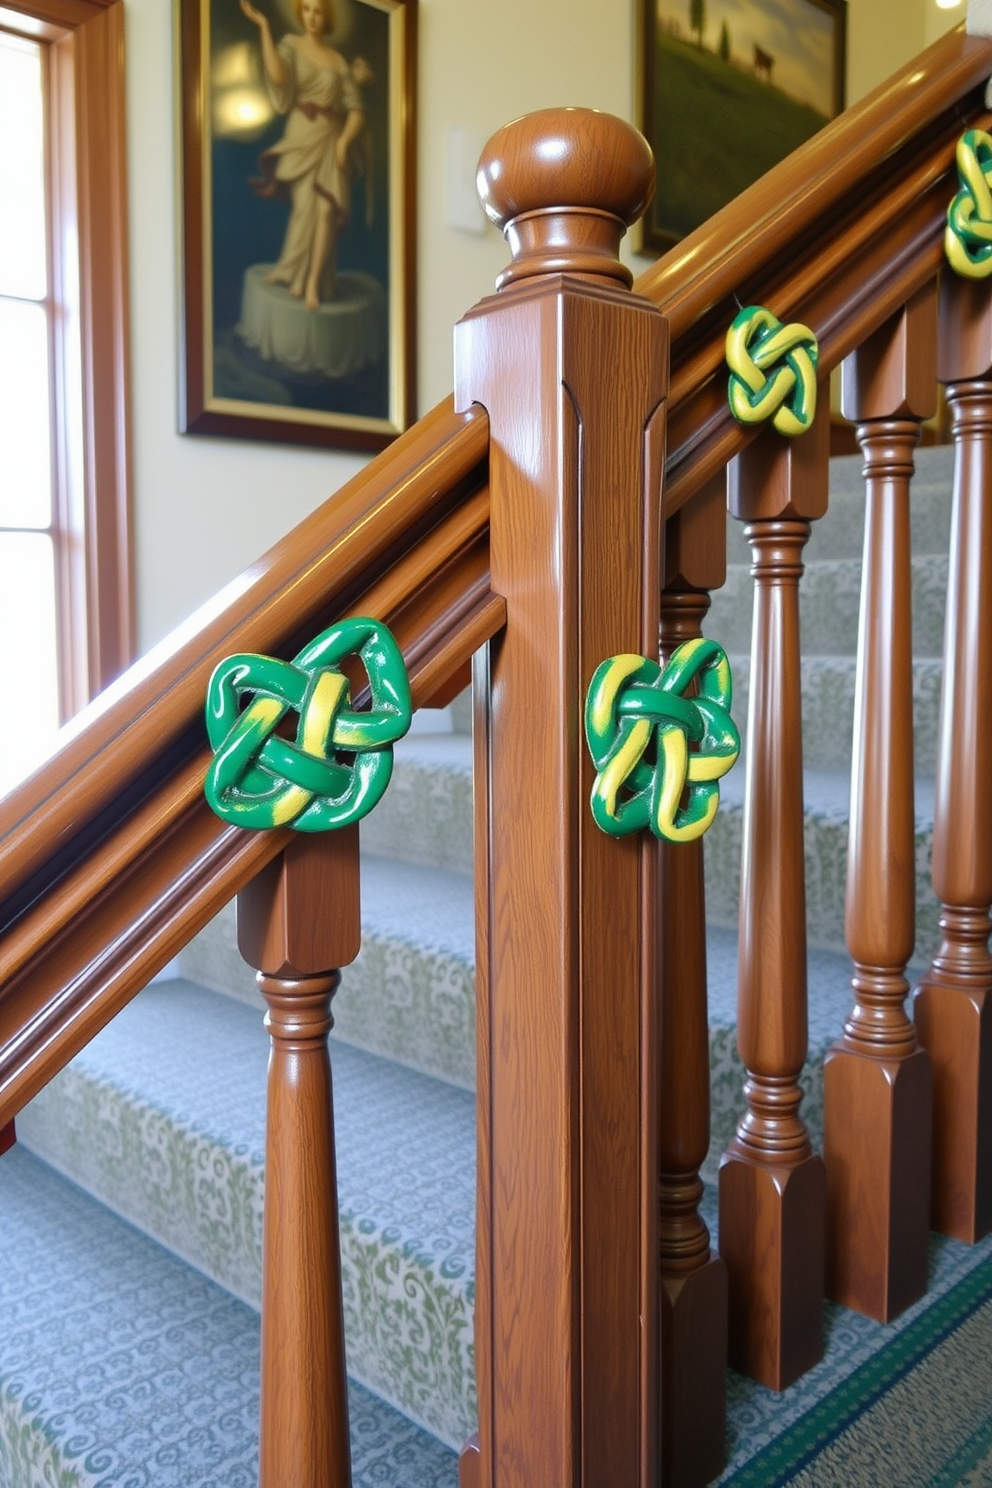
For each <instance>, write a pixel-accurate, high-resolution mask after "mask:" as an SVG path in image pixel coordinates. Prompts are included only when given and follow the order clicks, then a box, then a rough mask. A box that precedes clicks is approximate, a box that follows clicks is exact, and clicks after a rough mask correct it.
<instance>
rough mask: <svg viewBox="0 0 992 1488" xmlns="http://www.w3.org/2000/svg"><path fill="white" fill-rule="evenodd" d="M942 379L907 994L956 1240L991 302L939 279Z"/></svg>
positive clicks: (989, 1028)
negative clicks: (943, 439) (918, 976)
mask: <svg viewBox="0 0 992 1488" xmlns="http://www.w3.org/2000/svg"><path fill="white" fill-rule="evenodd" d="M940 309H941V322H940V351H939V362H938V373H939V376H940V377H941V379H942V380H944V381H946V382H947V383H948V384H949V386H948V389H947V400H948V405H949V407H950V410H951V420H952V431H953V435H954V442H955V470H954V493H953V507H952V523H951V548H950V558H949V565H948V586H947V620H946V629H945V638H944V676H943V684H942V692H941V722H940V734H939V740H938V751H937V782H936V799H935V804H934V838H933V882H934V889H935V891H936V893H937V896H938V898H939V899H940V901H941V916H940V927H941V943H940V947H939V949H938V951H937V954H936V956H935V957H934V959H933V962H932V963H931V965H930V967H929V969H928V971H927V974H926V976H925V977H924V978H923V981H922V982H921V984H920V986H919V988H918V989H917V991H916V995H915V1000H914V1011H915V1018H916V1026H917V1030H918V1032H919V1036H920V1040H921V1042H922V1043H923V1045H924V1046H925V1048H926V1049H927V1050H928V1052H929V1054H930V1057H931V1059H932V1061H933V1079H934V1150H933V1203H932V1222H933V1225H934V1227H935V1228H936V1229H939V1230H942V1231H943V1232H944V1233H945V1234H948V1235H954V1236H955V1237H956V1238H958V1239H959V1240H967V1241H975V1240H977V1239H979V1238H980V1237H981V1236H982V1235H984V1234H987V1233H988V1231H989V1230H990V1229H992V957H990V955H989V929H990V926H989V905H990V903H992V835H990V833H989V830H988V823H989V822H990V821H992V741H990V734H989V720H990V719H992V612H990V608H989V590H990V586H992V305H990V300H989V294H988V288H987V286H986V285H982V284H972V283H966V282H964V281H962V280H958V279H955V278H954V276H953V275H947V276H946V279H945V281H944V282H943V284H942V287H941V307H940Z"/></svg>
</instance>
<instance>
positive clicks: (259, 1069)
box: [18, 981, 476, 1446]
mask: <svg viewBox="0 0 992 1488" xmlns="http://www.w3.org/2000/svg"><path fill="white" fill-rule="evenodd" d="M267 1062H268V1039H267V1037H266V1036H265V1033H264V1029H263V1028H262V1024H261V1019H260V1017H259V1016H258V1014H257V1013H256V1012H255V1011H253V1010H252V1009H251V1008H248V1007H246V1006H243V1005H241V1004H240V1003H238V1002H236V1001H234V1000H233V999H231V998H224V997H221V996H218V995H217V994H215V993H212V992H209V991H207V990H205V989H203V988H198V987H195V986H193V985H191V984H189V983H187V982H183V981H172V982H162V983H156V984H153V985H152V986H150V987H148V988H147V989H146V990H145V991H144V992H142V993H140V994H139V996H138V997H137V998H135V999H134V1001H133V1002H132V1003H131V1004H130V1005H129V1006H128V1007H127V1008H125V1009H124V1010H123V1012H122V1013H120V1014H119V1015H118V1017H117V1018H116V1019H115V1020H114V1021H113V1022H112V1023H111V1024H109V1025H108V1027H107V1028H106V1029H104V1030H103V1032H102V1033H101V1034H99V1035H98V1036H97V1038H96V1039H94V1040H93V1041H92V1043H90V1044H89V1045H87V1047H86V1048H85V1049H84V1050H83V1051H82V1053H81V1054H79V1055H77V1057H76V1059H75V1060H73V1061H72V1063H71V1064H70V1065H69V1066H68V1067H67V1069H66V1070H64V1071H63V1072H62V1073H61V1074H60V1075H58V1076H57V1077H56V1078H55V1080H54V1081H52V1082H51V1084H50V1085H49V1086H48V1087H46V1089H45V1090H44V1091H43V1092H42V1093H41V1094H40V1095H39V1096H38V1097H36V1099H35V1100H34V1101H33V1102H32V1103H31V1104H30V1105H29V1106H28V1107H27V1108H26V1109H25V1111H24V1112H23V1113H22V1115H21V1117H20V1118H19V1125H18V1131H19V1136H20V1138H21V1140H22V1141H23V1143H24V1145H25V1146H27V1147H28V1148H29V1149H30V1150H33V1151H35V1152H36V1153H37V1154H38V1155H39V1156H40V1157H42V1158H44V1159H45V1160H46V1161H48V1162H50V1163H51V1164H52V1166H54V1167H55V1168H57V1169H58V1170H59V1171H61V1172H64V1173H66V1174H67V1175H68V1176H69V1177H71V1178H72V1179H73V1180H74V1181H76V1182H80V1183H82V1184H84V1185H85V1187H86V1188H87V1189H88V1190H89V1191H90V1192H92V1193H93V1194H95V1195H96V1197H98V1198H99V1199H101V1200H102V1201H103V1202H104V1203H107V1204H108V1205H109V1206H110V1207H111V1208H113V1209H115V1210H116V1211H117V1212H118V1213H120V1214H122V1215H124V1217H125V1218H127V1219H129V1220H130V1221H131V1222H132V1223H134V1224H136V1225H137V1226H138V1227H139V1228H141V1229H143V1230H145V1231H146V1232H147V1233H149V1234H151V1235H153V1236H154V1237H155V1238H156V1239H157V1240H159V1241H160V1242H161V1243H162V1244H165V1245H168V1246H169V1247H170V1248H171V1249H172V1250H174V1251H175V1252H176V1253H177V1254H178V1255H180V1256H182V1257H183V1258H184V1259H186V1260H188V1261H189V1262H191V1263H192V1264H193V1265H195V1266H198V1267H199V1268H200V1269H202V1270H203V1271H205V1272H206V1273H207V1274H208V1275H209V1276H210V1277H212V1278H213V1279H214V1280H215V1281H217V1282H219V1283H220V1284H222V1285H223V1286H225V1287H227V1288H228V1289H229V1290H231V1291H232V1292H233V1293H234V1294H235V1295H236V1296H238V1297H240V1298H241V1299H242V1300H244V1301H246V1302H248V1303H249V1304H250V1305H252V1306H255V1307H257V1306H258V1299H259V1293H260V1276H261V1265H260V1258H261V1213H262V1197H263V1189H264V1094H265V1081H266V1067H267ZM332 1064H333V1076H334V1107H335V1125H336V1129H337V1152H338V1190H339V1196H340V1209H341V1232H342V1251H343V1255H344V1269H345V1314H346V1321H347V1327H348V1330H349V1332H348V1349H349V1370H350V1371H351V1373H352V1374H353V1375H354V1376H355V1377H356V1378H358V1379H359V1380H361V1381H362V1382H363V1383H365V1384H367V1385H368V1386H369V1387H370V1388H373V1389H374V1390H375V1391H376V1393H377V1394H380V1395H382V1396H383V1397H384V1398H385V1399H387V1400H388V1401H390V1402H391V1403H392V1404H394V1405H396V1406H398V1407H399V1408H401V1409H402V1410H404V1411H405V1412H406V1413H407V1414H409V1415H410V1416H412V1417H413V1418H414V1419H415V1420H417V1421H418V1422H420V1423H421V1424H422V1425H425V1426H427V1427H428V1429H430V1430H432V1431H433V1432H434V1433H435V1434H436V1435H438V1436H440V1437H441V1439H442V1440H445V1441H447V1442H448V1444H449V1445H451V1446H457V1445H458V1444H460V1442H461V1441H463V1440H464V1438H465V1437H466V1436H467V1435H468V1434H469V1431H470V1430H471V1429H473V1425H474V1420H475V1410H476V1407H475V1399H474V1378H473V1373H472V1365H471V1353H472V1341H471V1315H472V1286H473V1280H472V1276H473V1265H474V1244H475V1238H474V1203H475V1103H474V1098H473V1097H472V1095H471V1094H469V1093H468V1092H466V1091H463V1090H459V1089H456V1088H455V1087H454V1086H451V1085H445V1084H442V1083H441V1082H439V1081H437V1080H433V1079H431V1078H430V1077H428V1076H426V1075H423V1074H419V1073H417V1072H416V1071H413V1070H410V1069H404V1068H402V1067H401V1066H399V1065H395V1064H392V1063H390V1062H388V1061H385V1060H382V1059H378V1058H376V1056H374V1055H372V1054H368V1053H365V1052H364V1051H362V1050H359V1049H354V1048H350V1047H348V1046H347V1045H345V1044H342V1043H340V1042H337V1041H335V1044H334V1048H333V1053H332Z"/></svg>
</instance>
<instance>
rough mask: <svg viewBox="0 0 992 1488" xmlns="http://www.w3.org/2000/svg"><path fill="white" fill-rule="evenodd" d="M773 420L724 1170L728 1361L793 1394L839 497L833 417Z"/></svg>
mask: <svg viewBox="0 0 992 1488" xmlns="http://www.w3.org/2000/svg"><path fill="white" fill-rule="evenodd" d="M825 393H826V390H825V388H823V387H822V386H821V388H820V397H819V407H818V412H817V416H816V418H815V420H814V422H813V426H812V428H811V429H810V431H809V432H808V433H807V434H805V435H803V436H801V437H800V438H798V439H794V440H785V439H783V438H782V437H781V436H780V435H779V434H777V433H776V432H775V431H774V430H773V429H768V430H766V431H765V432H764V433H762V434H761V435H760V437H759V438H758V439H757V440H756V441H755V443H754V444H753V445H752V446H750V448H749V449H748V450H746V451H745V453H744V454H743V455H742V456H740V457H739V458H738V459H737V460H736V461H735V462H734V464H733V465H732V466H731V468H730V483H729V496H730V510H731V512H732V514H733V515H734V516H735V517H737V518H739V519H741V520H743V521H745V522H746V523H747V525H746V527H745V529H744V531H745V534H746V536H747V538H748V541H749V542H750V544H751V551H752V553H753V555H754V563H753V567H752V569H751V572H752V575H753V576H754V581H755V587H754V620H753V632H752V639H751V681H750V695H749V701H748V737H747V751H746V760H747V763H746V769H747V775H746V784H745V805H744V825H743V839H744V841H743V857H742V861H741V905H740V939H739V954H738V1025H737V1047H738V1050H739V1052H740V1056H741V1060H742V1062H743V1064H744V1067H745V1069H746V1071H747V1080H746V1083H745V1086H744V1094H745V1096H746V1099H747V1111H746V1113H745V1115H744V1117H743V1118H742V1120H741V1122H740V1124H739V1126H738V1128H737V1134H736V1136H735V1138H734V1140H733V1141H732V1142H731V1144H730V1146H729V1147H728V1149H727V1152H726V1153H725V1154H724V1158H723V1161H722V1163H721V1166H720V1254H721V1256H722V1257H723V1259H724V1262H725V1264H726V1267H727V1272H728V1274H729V1277H730V1362H731V1364H733V1365H734V1367H735V1368H737V1369H740V1370H741V1371H742V1372H743V1373H746V1374H750V1375H752V1376H753V1377H754V1378H755V1379H758V1380H760V1381H761V1382H762V1383H763V1384H765V1385H768V1386H770V1387H771V1388H772V1389H775V1390H781V1389H784V1388H785V1386H786V1385H788V1384H790V1383H791V1382H792V1381H793V1380H795V1379H797V1378H798V1377H799V1375H801V1374H802V1373H804V1371H805V1370H807V1369H809V1368H810V1367H811V1365H813V1364H815V1363H816V1361H817V1360H818V1359H819V1358H820V1355H821V1354H822V1351H823V1326H822V1298H823V1223H824V1172H823V1163H822V1161H821V1159H820V1158H819V1157H818V1156H816V1155H815V1154H814V1152H813V1149H812V1147H811V1146H810V1140H809V1134H808V1132H807V1130H806V1126H805V1124H804V1122H803V1120H802V1118H801V1116H800V1114H799V1107H800V1104H801V1101H802V1090H801V1088H800V1086H799V1083H798V1082H799V1074H800V1071H801V1069H802V1066H803V1062H804V1060H805V1058H806V1048H807V1012H806V891H805V854H804V846H803V771H802V719H801V710H800V699H801V683H800V662H799V580H800V578H801V576H802V572H803V565H802V553H803V549H804V547H805V545H806V541H807V539H808V537H809V532H810V521H811V519H814V518H816V517H819V516H822V515H823V513H824V511H825V510H826V504H827V462H828V456H829V434H830V429H829V411H828V409H827V407H826V402H827V399H826V396H825Z"/></svg>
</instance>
